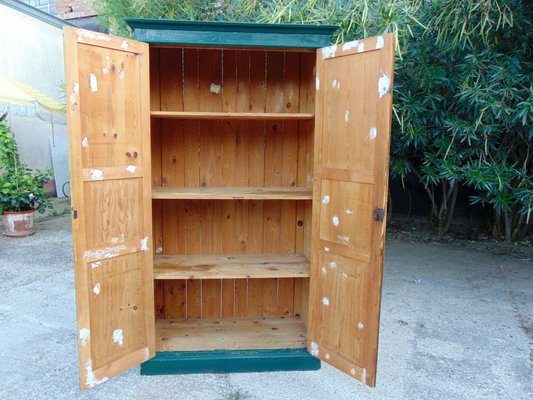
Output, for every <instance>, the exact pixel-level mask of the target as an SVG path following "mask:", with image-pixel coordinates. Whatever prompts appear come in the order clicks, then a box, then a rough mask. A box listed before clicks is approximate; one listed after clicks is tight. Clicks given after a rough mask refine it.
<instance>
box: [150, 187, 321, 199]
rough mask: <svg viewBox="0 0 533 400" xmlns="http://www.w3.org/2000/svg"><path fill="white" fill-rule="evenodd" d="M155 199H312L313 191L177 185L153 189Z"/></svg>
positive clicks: (289, 188) (301, 188)
mask: <svg viewBox="0 0 533 400" xmlns="http://www.w3.org/2000/svg"><path fill="white" fill-rule="evenodd" d="M152 198H153V199H195V200H312V198H313V192H312V190H311V189H309V188H305V187H249V186H240V187H229V186H224V187H208V186H199V187H176V186H160V187H155V188H153V189H152Z"/></svg>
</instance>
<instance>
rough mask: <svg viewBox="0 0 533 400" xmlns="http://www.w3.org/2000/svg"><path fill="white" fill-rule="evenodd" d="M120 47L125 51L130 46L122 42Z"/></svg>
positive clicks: (124, 41)
mask: <svg viewBox="0 0 533 400" xmlns="http://www.w3.org/2000/svg"><path fill="white" fill-rule="evenodd" d="M120 47H122V48H123V49H124V50H127V49H128V47H130V45H129V44H128V41H127V40H123V41H122V43H121V44H120Z"/></svg>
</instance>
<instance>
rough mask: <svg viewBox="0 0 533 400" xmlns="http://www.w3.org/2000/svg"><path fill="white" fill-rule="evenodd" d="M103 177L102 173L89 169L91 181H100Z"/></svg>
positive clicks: (98, 170)
mask: <svg viewBox="0 0 533 400" xmlns="http://www.w3.org/2000/svg"><path fill="white" fill-rule="evenodd" d="M103 177H104V171H102V170H100V169H96V168H91V179H92V180H93V181H99V180H102V179H103Z"/></svg>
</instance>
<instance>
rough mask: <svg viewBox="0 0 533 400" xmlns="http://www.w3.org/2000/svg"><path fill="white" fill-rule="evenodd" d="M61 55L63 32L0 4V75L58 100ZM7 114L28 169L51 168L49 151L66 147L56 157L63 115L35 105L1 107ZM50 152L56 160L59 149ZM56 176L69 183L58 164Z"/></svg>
mask: <svg viewBox="0 0 533 400" xmlns="http://www.w3.org/2000/svg"><path fill="white" fill-rule="evenodd" d="M63 54H64V53H63V30H62V28H60V27H57V26H53V25H51V24H48V23H46V22H44V21H41V20H39V19H37V18H34V17H32V16H30V15H27V14H25V13H23V12H20V11H17V10H14V9H12V8H10V7H8V6H6V5H4V4H0V74H4V75H7V76H8V77H9V78H11V79H14V80H17V81H20V82H23V83H26V84H28V85H31V86H32V87H34V88H36V89H39V90H40V91H42V92H44V93H45V94H46V95H48V96H49V97H52V98H53V99H55V100H62V97H63V92H62V89H61V88H60V87H59V85H60V84H61V83H62V82H64V80H65V68H64V61H63V59H64V55H63ZM5 111H7V112H8V113H9V116H8V120H9V124H10V126H11V131H12V132H13V134H14V135H15V137H16V140H17V145H18V147H19V150H20V153H21V158H22V160H23V161H24V162H25V163H26V164H28V165H29V166H30V167H31V168H39V169H46V168H51V167H52V157H51V148H50V146H51V145H53V146H56V143H60V145H61V146H64V147H65V148H64V149H61V151H60V153H65V152H66V144H65V143H66V140H65V138H66V135H67V129H66V119H65V116H64V115H57V114H55V115H53V114H50V113H49V112H47V111H44V110H42V109H41V108H40V107H39V106H38V105H35V106H33V105H15V104H10V103H6V102H0V114H3V112H5ZM52 118H53V121H52ZM55 138H59V139H61V140H59V141H56V140H54V139H55ZM54 151H55V153H56V154H57V149H54ZM55 170H56V172H59V173H60V176H63V177H65V176H66V177H68V165H66V162H63V161H61V162H60V163H59V164H57V163H56V165H55ZM56 176H57V174H56ZM58 183H60V182H58ZM60 184H61V183H60Z"/></svg>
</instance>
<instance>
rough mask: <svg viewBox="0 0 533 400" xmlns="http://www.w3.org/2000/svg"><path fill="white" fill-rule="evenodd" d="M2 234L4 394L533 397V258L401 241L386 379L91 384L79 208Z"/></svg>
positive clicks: (328, 372)
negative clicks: (18, 234)
mask: <svg viewBox="0 0 533 400" xmlns="http://www.w3.org/2000/svg"><path fill="white" fill-rule="evenodd" d="M37 229H38V232H37V233H36V234H35V235H34V236H33V237H29V238H24V239H7V238H3V237H2V238H0V360H1V363H0V399H10V400H11V399H15V400H18V399H116V400H118V399H150V400H152V399H202V400H205V399H217V400H218V399H220V400H222V399H287V400H288V399H298V400H304V399H328V400H330V399H331V400H337V399H339V400H340V399H387V400H394V399H424V400H427V399H432V400H437V399H442V400H451V399H483V400H490V399H498V400H501V399H513V400H520V399H524V400H525V399H533V262H532V260H531V257H529V258H528V257H525V258H520V257H509V256H498V255H494V254H492V253H490V252H488V251H478V250H473V249H468V248H464V247H460V246H454V245H446V244H433V243H412V242H406V241H400V240H389V241H388V243H387V248H386V257H385V273H384V283H383V302H382V313H381V333H380V347H379V362H378V375H377V387H376V388H374V389H370V388H367V387H365V386H363V385H362V384H360V383H359V382H357V381H354V380H352V379H351V378H349V377H348V376H346V375H344V374H343V373H341V372H339V371H337V370H336V369H334V368H332V367H329V366H328V365H325V364H324V363H323V364H322V369H321V370H319V371H313V372H282V373H276V372H274V373H260V374H231V375H215V374H205V375H179V376H152V377H146V376H140V375H139V369H138V368H136V369H133V370H131V371H129V372H127V373H124V374H122V375H120V376H118V377H117V378H114V379H112V380H110V381H108V382H105V383H104V384H102V385H100V386H98V387H96V388H94V389H92V390H91V391H89V392H88V393H80V392H79V389H78V372H77V370H78V368H77V353H76V351H77V350H76V327H75V304H74V273H73V265H72V244H71V236H70V220H69V217H68V216H60V217H56V218H51V219H47V220H44V221H41V222H39V223H38V224H37Z"/></svg>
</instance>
